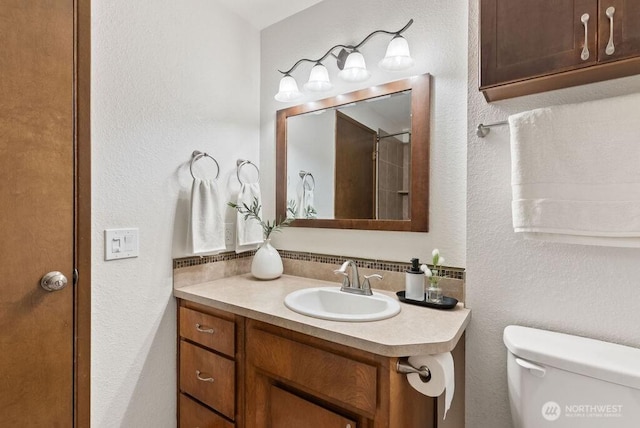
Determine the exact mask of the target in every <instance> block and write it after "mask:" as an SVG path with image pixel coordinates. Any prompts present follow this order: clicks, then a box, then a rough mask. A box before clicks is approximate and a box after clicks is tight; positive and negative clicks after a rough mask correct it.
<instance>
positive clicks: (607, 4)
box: [598, 0, 640, 62]
mask: <svg viewBox="0 0 640 428" xmlns="http://www.w3.org/2000/svg"><path fill="white" fill-rule="evenodd" d="M607 11H609V14H607ZM598 17H599V19H600V21H599V22H600V25H599V29H598V32H599V34H598V60H599V61H600V62H606V61H615V60H618V59H623V58H629V57H632V56H639V55H640V1H638V0H600V3H599V10H598Z"/></svg>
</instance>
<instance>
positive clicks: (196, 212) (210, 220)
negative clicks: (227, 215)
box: [189, 178, 225, 254]
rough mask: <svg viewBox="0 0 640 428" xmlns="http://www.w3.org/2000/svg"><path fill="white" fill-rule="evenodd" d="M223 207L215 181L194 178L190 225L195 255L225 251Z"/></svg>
mask: <svg viewBox="0 0 640 428" xmlns="http://www.w3.org/2000/svg"><path fill="white" fill-rule="evenodd" d="M223 206H224V204H223V201H222V198H221V195H220V191H219V189H218V183H217V182H216V181H215V180H201V179H199V178H194V180H193V187H192V188H191V217H190V220H191V221H190V223H189V230H190V236H191V245H192V250H193V254H215V253H218V252H220V251H222V250H224V249H225V245H224V220H223V216H222V208H223Z"/></svg>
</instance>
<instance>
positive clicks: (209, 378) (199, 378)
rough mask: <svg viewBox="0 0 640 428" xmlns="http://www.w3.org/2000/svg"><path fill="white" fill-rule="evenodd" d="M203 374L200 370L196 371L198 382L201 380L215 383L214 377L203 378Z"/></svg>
mask: <svg viewBox="0 0 640 428" xmlns="http://www.w3.org/2000/svg"><path fill="white" fill-rule="evenodd" d="M201 374H202V372H201V371H200V370H196V377H197V378H198V380H201V381H202V382H211V383H213V380H214V379H213V378H212V377H202V376H200V375H201Z"/></svg>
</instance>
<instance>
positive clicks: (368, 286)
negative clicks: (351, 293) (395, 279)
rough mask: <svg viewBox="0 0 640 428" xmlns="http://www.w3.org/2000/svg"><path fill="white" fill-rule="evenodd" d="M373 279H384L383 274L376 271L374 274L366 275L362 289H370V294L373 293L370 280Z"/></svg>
mask: <svg viewBox="0 0 640 428" xmlns="http://www.w3.org/2000/svg"><path fill="white" fill-rule="evenodd" d="M372 279H377V280H378V281H380V280H381V279H382V275H380V274H378V273H374V274H372V275H364V281H363V282H362V289H363V290H368V292H367V294H368V295H371V294H373V293H372V292H371V281H370V280H372Z"/></svg>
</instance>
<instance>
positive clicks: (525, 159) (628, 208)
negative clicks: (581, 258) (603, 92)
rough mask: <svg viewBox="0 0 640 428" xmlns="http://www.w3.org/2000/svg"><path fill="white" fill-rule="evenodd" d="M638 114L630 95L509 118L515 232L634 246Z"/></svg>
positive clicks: (637, 241)
mask: <svg viewBox="0 0 640 428" xmlns="http://www.w3.org/2000/svg"><path fill="white" fill-rule="evenodd" d="M639 109H640V94H632V95H627V96H622V97H617V98H609V99H604V100H600V101H592V102H586V103H581V104H572V105H563V106H556V107H548V108H541V109H537V110H532V111H528V112H524V113H520V114H516V115H512V116H510V117H509V126H510V131H511V159H512V167H511V184H512V191H513V201H512V214H513V227H514V230H515V231H516V232H523V233H525V234H526V235H525V236H526V237H527V238H534V239H543V240H550V241H555V242H565V243H574V244H588V245H605V246H619V247H640V116H638V110H639Z"/></svg>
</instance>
